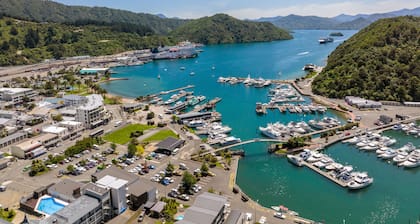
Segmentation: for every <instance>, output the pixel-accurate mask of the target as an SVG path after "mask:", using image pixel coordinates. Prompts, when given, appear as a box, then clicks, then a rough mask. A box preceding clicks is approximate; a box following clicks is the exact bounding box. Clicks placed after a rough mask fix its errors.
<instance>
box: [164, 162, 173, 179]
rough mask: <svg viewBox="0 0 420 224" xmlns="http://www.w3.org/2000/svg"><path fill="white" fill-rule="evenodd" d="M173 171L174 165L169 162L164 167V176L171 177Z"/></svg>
mask: <svg viewBox="0 0 420 224" xmlns="http://www.w3.org/2000/svg"><path fill="white" fill-rule="evenodd" d="M174 171H175V167H174V165H173V164H172V163H171V162H169V163H168V166H166V174H167V175H168V176H172V173H173V172H174Z"/></svg>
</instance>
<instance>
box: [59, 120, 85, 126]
mask: <svg viewBox="0 0 420 224" xmlns="http://www.w3.org/2000/svg"><path fill="white" fill-rule="evenodd" d="M58 124H59V125H65V126H78V125H81V124H82V123H81V122H78V121H60V122H59V123H58Z"/></svg>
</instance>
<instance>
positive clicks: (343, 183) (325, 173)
mask: <svg viewBox="0 0 420 224" xmlns="http://www.w3.org/2000/svg"><path fill="white" fill-rule="evenodd" d="M302 164H303V165H304V166H306V167H308V168H309V169H311V170H313V171H315V172H316V173H318V174H320V175H321V176H324V177H326V178H327V179H329V180H330V181H332V182H334V183H336V184H338V185H339V186H340V187H344V188H347V183H345V182H343V181H341V180H338V179H336V178H334V177H332V176H331V175H329V172H326V171H323V170H321V169H318V168H317V167H315V166H313V165H312V164H310V163H308V162H306V161H302Z"/></svg>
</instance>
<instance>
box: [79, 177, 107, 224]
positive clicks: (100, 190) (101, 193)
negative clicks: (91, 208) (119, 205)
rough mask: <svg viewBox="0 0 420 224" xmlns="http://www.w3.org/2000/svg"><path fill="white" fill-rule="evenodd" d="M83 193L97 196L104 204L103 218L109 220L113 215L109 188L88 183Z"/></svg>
mask: <svg viewBox="0 0 420 224" xmlns="http://www.w3.org/2000/svg"><path fill="white" fill-rule="evenodd" d="M83 194H84V195H88V196H90V197H93V198H96V199H98V200H99V201H100V203H101V204H102V211H103V217H104V218H103V219H104V221H107V220H109V219H111V218H112V217H113V214H112V207H111V193H110V190H109V189H108V188H105V187H101V186H99V185H96V184H93V183H88V184H86V185H85V186H84V187H83Z"/></svg>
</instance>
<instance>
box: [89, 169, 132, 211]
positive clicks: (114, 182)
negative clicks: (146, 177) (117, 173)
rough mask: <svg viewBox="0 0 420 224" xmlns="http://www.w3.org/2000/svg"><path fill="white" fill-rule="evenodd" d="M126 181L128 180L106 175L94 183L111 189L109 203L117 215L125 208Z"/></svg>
mask: <svg viewBox="0 0 420 224" xmlns="http://www.w3.org/2000/svg"><path fill="white" fill-rule="evenodd" d="M127 183H128V181H126V180H123V179H119V178H116V177H113V176H109V175H106V176H104V177H102V178H101V179H99V180H98V181H96V183H95V184H96V185H98V186H100V187H104V188H108V189H110V191H111V205H112V208H113V210H114V214H115V215H119V214H121V213H122V212H124V211H125V210H126V209H127V199H126V194H127Z"/></svg>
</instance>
